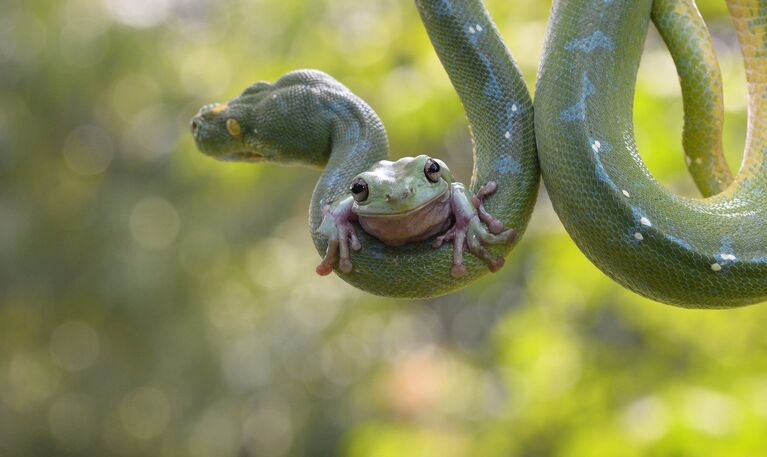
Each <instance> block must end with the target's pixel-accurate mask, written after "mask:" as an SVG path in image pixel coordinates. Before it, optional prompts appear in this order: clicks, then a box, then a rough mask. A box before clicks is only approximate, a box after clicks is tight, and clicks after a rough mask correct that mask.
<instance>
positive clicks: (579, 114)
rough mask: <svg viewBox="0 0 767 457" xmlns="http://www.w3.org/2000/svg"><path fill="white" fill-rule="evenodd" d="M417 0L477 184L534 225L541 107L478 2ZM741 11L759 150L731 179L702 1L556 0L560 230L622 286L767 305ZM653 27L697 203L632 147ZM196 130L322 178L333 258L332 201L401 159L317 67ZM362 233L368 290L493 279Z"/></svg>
mask: <svg viewBox="0 0 767 457" xmlns="http://www.w3.org/2000/svg"><path fill="white" fill-rule="evenodd" d="M416 4H417V6H418V9H419V12H420V13H421V17H422V18H423V20H424V24H425V25H426V28H427V30H428V32H429V35H430V37H431V39H432V42H433V43H434V46H435V48H436V50H437V53H438V54H439V56H440V58H441V60H442V62H443V64H444V66H445V68H446V70H447V72H448V74H449V75H450V78H451V80H452V81H453V84H454V86H455V87H456V90H457V91H458V93H459V95H460V97H461V100H462V101H463V103H464V106H465V108H466V112H467V117H468V119H469V123H470V124H471V127H472V132H473V133H474V137H475V142H476V151H475V170H474V176H473V178H472V186H471V187H472V189H473V190H474V191H476V190H477V188H478V187H479V185H480V184H481V183H484V182H489V181H496V182H498V184H499V191H498V193H497V195H495V196H494V197H493V198H492V199H490V200H488V201H487V207H488V210H489V211H490V212H491V213H493V214H496V215H498V216H499V219H500V220H501V221H502V222H503V223H504V225H506V226H507V227H513V228H515V229H516V230H517V231H519V232H521V231H523V230H524V228H525V226H526V224H527V221H528V218H529V215H530V212H531V210H532V205H533V202H534V200H535V195H536V192H537V183H538V168H537V166H538V164H537V161H536V157H535V146H534V141H533V137H532V133H531V126H532V110H531V105H530V100H529V96H528V95H527V92H526V90H525V88H524V85H523V83H522V79H521V77H520V75H519V72H518V70H517V69H516V67H515V66H514V64H513V61H512V59H511V57H510V56H509V55H508V52H507V51H506V49H505V47H504V46H503V44H502V42H501V40H500V38H499V37H498V33H497V31H496V30H495V27H494V26H493V24H492V22H491V20H490V18H489V16H488V14H487V12H486V11H485V9H484V6H483V5H482V3H481V2H480V1H478V0H434V1H432V0H429V1H417V2H416ZM729 5H730V9H731V11H732V13H733V16H734V17H735V22H736V26H737V28H738V31H739V37H740V40H741V45H742V47H743V49H744V54H745V57H746V62H747V67H748V68H747V70H748V77H749V92H750V100H751V102H750V110H749V112H750V122H749V139H748V146H747V153H746V157H745V160H744V162H743V165H742V167H741V171H740V173H739V175H738V177H737V179H735V180H734V183H733V177H732V174H731V173H730V171H729V169H728V168H727V165H726V163H725V161H724V158H723V154H722V150H721V131H722V119H723V109H722V90H721V77H720V73H719V68H718V64H717V62H716V57H715V54H714V52H713V46H712V44H711V40H710V37H709V35H708V32H707V30H706V28H705V24H704V23H703V21H702V19H701V17H700V15H699V13H698V11H697V9H696V7H695V4H694V2H693V1H692V0H655V2H653V1H652V0H638V1H629V0H556V1H555V4H554V7H553V10H552V11H553V14H552V20H551V23H550V26H549V33H548V39H547V45H546V51H545V55H544V61H543V64H542V66H541V71H540V74H539V83H538V96H537V99H536V110H537V111H538V113H537V119H536V122H535V129H536V131H537V132H538V134H539V135H538V143H539V148H540V160H541V164H542V169H543V172H544V179H545V181H546V183H547V186H548V188H549V193H550V196H551V199H552V201H553V203H554V207H555V209H556V210H557V212H558V214H559V216H560V218H561V219H562V221H563V223H564V225H565V227H566V228H567V230H568V231H569V232H570V234H571V236H572V237H573V239H574V240H575V241H576V243H577V244H578V246H579V247H581V249H582V250H583V251H584V252H585V253H586V255H587V256H588V257H589V258H590V259H591V260H592V261H593V262H594V263H595V264H596V265H597V266H599V267H600V268H601V269H602V270H603V271H605V273H607V274H608V275H609V276H610V277H612V278H614V279H615V280H617V281H618V282H620V283H621V284H623V285H625V286H626V287H629V288H630V289H632V290H634V291H636V292H638V293H640V294H643V295H645V296H647V297H650V298H653V299H656V300H659V301H663V302H667V303H671V304H676V305H680V306H686V307H711V308H727V307H733V306H739V305H745V304H749V303H754V302H758V301H763V300H764V299H765V295H766V294H767V274H765V273H766V271H765V270H766V269H767V252H765V235H764V230H763V227H764V226H765V222H767V214H766V211H765V209H764V208H765V203H766V202H765V198H767V197H765V196H764V192H763V191H764V187H765V180H767V177H766V175H767V166H766V165H765V164H766V163H767V162H766V160H765V155H766V153H765V151H767V149H766V148H767V143H766V142H765V138H764V134H763V133H762V132H764V131H765V129H764V127H765V126H764V125H762V119H763V118H765V115H764V112H763V111H764V110H765V106H764V104H765V102H764V101H763V99H764V97H763V95H764V92H765V87H764V82H763V81H762V80H763V79H764V77H765V70H766V69H767V64H766V63H765V56H764V53H763V50H764V49H765V43H764V40H765V36H767V33H765V25H764V24H765V21H764V18H765V16H767V12H765V10H766V9H767V6H765V5H764V4H763V2H759V1H757V0H730V2H729ZM651 17H652V20H653V21H654V22H655V24H656V25H657V26H658V28H659V30H660V32H661V34H662V36H663V38H664V40H665V41H666V43H667V44H668V46H669V49H670V51H671V54H672V56H673V57H674V60H675V62H676V64H677V68H678V71H679V75H680V79H681V83H682V92H683V97H684V104H685V130H684V136H683V143H684V147H685V152H686V158H687V165H688V169H689V171H690V173H691V174H692V176H693V179H694V180H695V182H696V184H697V185H698V188H699V189H700V190H701V193H702V194H703V195H704V196H705V197H710V196H712V195H716V197H713V198H708V199H705V200H699V199H688V198H682V197H678V196H676V195H673V194H670V193H669V192H668V191H667V190H665V189H664V188H663V187H662V186H661V185H660V184H658V183H657V182H656V181H654V179H653V178H652V176H651V175H650V173H649V172H648V171H647V169H646V168H645V167H644V165H643V164H642V162H641V159H640V158H639V155H638V152H637V151H636V147H635V143H634V140H633V132H632V116H631V107H632V101H633V100H632V99H633V86H634V82H635V77H636V71H637V68H638V64H639V59H640V57H641V52H642V46H643V43H644V38H645V33H646V30H647V26H648V23H649V21H650V19H651ZM512 107H513V108H514V109H512ZM198 120H202V121H204V122H201V123H200V124H198V125H196V127H195V130H197V133H196V134H195V136H196V137H197V138H198V144H199V145H200V147H201V149H203V150H204V152H206V153H208V154H210V155H212V156H214V157H217V158H220V159H224V160H239V161H271V162H277V163H291V164H304V165H310V166H319V167H325V171H324V173H323V175H322V177H321V178H320V181H319V182H318V184H317V188H316V190H315V193H314V197H313V201H312V204H311V212H310V226H311V228H312V233H313V237H314V240H315V244H316V246H317V249H318V251H319V252H320V253H321V254H322V253H324V252H325V250H326V247H327V242H326V241H325V240H324V239H323V238H322V237H319V236H317V227H318V226H319V224H320V222H321V220H322V207H323V206H325V205H333V204H335V203H337V202H339V201H340V200H341V199H343V198H344V197H345V196H347V195H348V194H347V189H348V183H349V181H350V180H351V178H352V177H354V176H355V175H357V174H358V173H359V172H361V171H364V170H367V169H369V168H370V166H371V165H372V164H373V163H375V162H377V161H378V160H381V159H383V158H385V157H386V156H387V152H388V151H387V150H388V146H387V140H386V134H385V132H384V129H383V126H382V124H381V122H380V120H379V119H378V117H377V116H376V115H375V113H374V112H373V111H372V109H370V108H369V107H368V106H367V105H366V104H365V103H364V102H362V101H361V100H360V99H358V98H357V97H355V96H354V95H353V94H351V92H349V91H348V89H346V88H345V87H344V86H342V85H341V84H340V83H338V82H336V81H335V80H333V79H332V78H331V77H329V76H327V75H325V74H323V73H319V72H312V71H299V72H294V73H291V74H288V75H286V76H285V77H283V78H282V79H280V81H278V82H277V83H275V84H274V85H270V84H267V83H258V84H256V85H254V86H253V87H252V88H250V89H248V90H247V91H246V92H245V93H243V95H241V96H240V97H237V98H236V99H234V100H232V101H231V102H229V103H228V104H225V105H217V106H210V107H207V108H205V109H203V110H202V112H201V115H200V117H199V118H198ZM232 120H234V121H236V122H234V123H233V124H232V125H229V124H227V121H230V122H232ZM200 132H202V133H200ZM200 138H203V139H204V141H201V140H200ZM717 194H718V195H717ZM357 234H358V236H360V238H361V241H362V243H363V249H362V250H361V251H360V252H358V253H354V254H353V255H352V261H353V262H354V265H355V268H354V271H353V272H352V273H351V274H342V275H341V276H342V277H343V278H344V279H345V280H347V281H348V282H350V283H351V284H353V285H355V286H357V287H359V288H361V289H363V290H367V291H370V292H372V293H376V294H380V295H388V296H394V297H428V296H435V295H441V294H444V293H447V292H450V291H453V290H456V289H458V288H460V287H463V286H465V285H467V284H469V283H471V282H472V281H474V280H476V279H477V278H478V277H479V276H481V275H482V274H484V273H485V272H486V271H487V270H486V269H485V268H484V266H483V265H482V264H481V263H480V261H479V260H477V259H474V258H469V259H467V266H468V267H469V275H468V276H466V277H464V278H462V279H455V278H452V277H450V276H449V275H448V274H447V271H448V269H449V268H448V267H449V265H450V248H448V247H443V248H442V249H440V250H438V251H434V250H432V249H431V248H430V247H429V246H428V243H427V242H423V243H413V244H409V245H406V246H402V247H396V248H393V247H388V246H385V245H383V244H382V243H380V242H378V241H377V240H376V239H374V238H372V237H370V236H367V235H366V234H364V233H362V232H360V230H359V229H358V230H357ZM510 249H511V247H510V246H507V247H505V248H498V249H496V252H497V253H500V254H503V255H505V254H507V253H508V251H509V250H510Z"/></svg>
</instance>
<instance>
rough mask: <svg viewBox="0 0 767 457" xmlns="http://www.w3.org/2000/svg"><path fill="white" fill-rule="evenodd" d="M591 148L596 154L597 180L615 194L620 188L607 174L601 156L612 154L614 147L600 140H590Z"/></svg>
mask: <svg viewBox="0 0 767 457" xmlns="http://www.w3.org/2000/svg"><path fill="white" fill-rule="evenodd" d="M589 148H590V149H591V150H592V151H593V152H594V166H595V173H596V176H597V179H598V180H599V181H601V182H603V183H604V184H606V185H607V186H608V187H609V188H610V189H611V190H613V191H614V192H617V191H618V186H616V185H615V182H613V180H612V178H610V175H609V174H607V170H606V169H605V166H604V164H603V163H602V158H601V154H602V153H605V152H608V153H609V152H611V151H612V146H610V144H608V143H606V142H605V143H603V142H600V141H598V140H593V139H590V140H589Z"/></svg>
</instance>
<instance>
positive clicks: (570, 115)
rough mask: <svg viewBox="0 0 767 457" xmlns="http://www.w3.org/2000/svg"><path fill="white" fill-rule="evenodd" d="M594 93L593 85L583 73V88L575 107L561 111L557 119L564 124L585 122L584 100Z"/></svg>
mask: <svg viewBox="0 0 767 457" xmlns="http://www.w3.org/2000/svg"><path fill="white" fill-rule="evenodd" d="M594 93H596V88H595V87H594V83H592V82H591V79H589V75H587V74H586V73H583V87H582V92H581V98H580V100H578V102H577V103H575V105H573V106H571V107H570V108H567V109H566V110H563V111H562V112H561V113H560V114H559V118H560V119H561V120H563V121H566V122H575V121H584V120H586V100H588V98H589V97H591V96H592V95H594Z"/></svg>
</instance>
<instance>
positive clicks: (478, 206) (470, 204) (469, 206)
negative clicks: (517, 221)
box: [434, 181, 517, 279]
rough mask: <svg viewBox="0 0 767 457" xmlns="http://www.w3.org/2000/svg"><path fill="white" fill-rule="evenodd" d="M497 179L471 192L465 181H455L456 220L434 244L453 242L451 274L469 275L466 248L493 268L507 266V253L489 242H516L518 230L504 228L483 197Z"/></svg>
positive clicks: (498, 268)
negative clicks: (495, 251)
mask: <svg viewBox="0 0 767 457" xmlns="http://www.w3.org/2000/svg"><path fill="white" fill-rule="evenodd" d="M497 187H498V186H497V185H496V183H495V182H492V181H491V182H489V183H487V184H486V185H485V186H483V187H482V188H481V189H480V190H479V192H477V195H471V192H469V191H468V190H467V189H466V186H464V185H463V184H461V183H453V184H452V193H451V207H452V211H453V217H454V218H455V223H454V224H453V226H452V227H451V228H450V229H449V230H448V231H447V232H446V233H445V234H444V235H441V236H439V237H437V238H436V239H435V240H434V247H439V246H441V245H442V244H443V243H444V242H446V241H452V242H453V266H452V268H451V269H450V274H451V275H452V276H453V277H454V278H456V279H459V278H462V277H464V276H466V274H467V271H466V267H465V266H464V264H463V253H464V249H466V248H468V250H469V252H471V253H472V254H474V255H475V256H477V257H479V258H480V259H482V260H483V261H484V262H485V263H486V264H487V267H488V268H489V269H490V271H492V272H496V271H498V270H500V269H501V267H503V264H504V259H503V257H500V256H497V255H495V254H493V253H491V252H490V251H488V250H487V249H486V248H485V245H488V244H508V243H513V242H514V240H515V239H516V237H517V232H516V231H515V230H513V229H509V230H504V227H503V223H502V222H501V221H499V220H498V219H496V218H495V217H493V216H492V215H491V214H490V213H488V212H487V210H485V207H484V205H483V201H484V199H485V198H486V197H488V196H489V195H492V194H493V193H494V192H495V190H496V189H497Z"/></svg>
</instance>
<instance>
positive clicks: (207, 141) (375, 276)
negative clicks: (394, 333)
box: [193, 0, 539, 298]
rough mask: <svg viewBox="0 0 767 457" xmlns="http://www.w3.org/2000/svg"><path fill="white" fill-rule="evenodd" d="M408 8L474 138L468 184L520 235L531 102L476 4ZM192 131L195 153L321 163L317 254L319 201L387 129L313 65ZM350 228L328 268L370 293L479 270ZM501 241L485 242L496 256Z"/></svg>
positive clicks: (363, 166) (527, 185)
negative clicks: (351, 243)
mask: <svg viewBox="0 0 767 457" xmlns="http://www.w3.org/2000/svg"><path fill="white" fill-rule="evenodd" d="M416 6H417V9H418V12H419V13H420V15H421V18H422V19H423V22H424V25H425V26H426V30H427V31H428V33H429V37H430V38H431V40H432V43H433V44H434V48H435V49H436V51H437V54H438V56H439V57H440V59H441V61H442V63H443V65H444V67H445V69H446V71H447V73H448V76H449V77H450V79H451V81H452V83H453V86H454V87H455V89H456V91H457V92H458V95H459V96H460V98H461V101H462V102H463V105H464V108H465V111H466V116H467V118H468V121H469V125H470V127H471V131H472V134H473V137H474V143H475V151H474V172H473V176H472V180H471V185H470V188H471V190H472V192H473V193H476V192H477V191H478V190H479V189H480V187H481V186H482V185H484V184H486V183H490V182H495V183H497V191H496V192H495V193H494V194H493V195H492V196H490V197H488V198H487V199H486V200H485V202H484V205H485V208H486V209H487V211H488V212H489V213H490V214H492V215H493V216H495V217H496V218H497V219H498V220H500V221H501V222H502V223H503V225H504V226H505V227H508V228H512V229H514V230H515V231H516V232H517V234H519V235H521V234H522V232H524V229H525V228H526V226H527V223H528V221H529V218H530V214H531V212H532V210H533V206H534V204H535V199H536V195H537V191H538V185H539V169H538V159H537V154H536V149H535V136H534V126H533V109H532V108H533V106H532V101H531V99H530V95H529V92H528V90H527V88H526V87H525V84H524V81H523V79H522V76H521V74H520V72H519V70H518V69H517V67H516V65H515V64H514V61H513V59H512V58H511V55H510V54H509V52H508V51H507V49H506V47H505V45H504V44H503V41H502V40H501V38H500V36H499V34H498V31H497V30H496V27H495V25H494V24H493V22H492V20H491V19H490V16H489V15H488V13H487V11H486V10H485V7H484V5H483V4H482V2H481V1H479V0H467V1H458V0H417V1H416ZM193 132H194V135H195V138H196V140H197V144H198V146H199V147H200V149H201V150H202V151H203V152H205V153H206V154H208V155H211V156H213V157H216V158H219V159H222V160H233V161H251V162H263V161H265V162H275V163H283V164H286V163H287V164H302V165H309V166H318V167H324V171H323V173H322V175H321V177H320V179H319V181H318V183H317V186H316V188H315V191H314V194H313V196H312V202H311V207H310V214H309V225H310V229H311V233H312V238H313V240H314V243H315V246H316V248H317V251H318V252H319V253H320V254H321V255H322V254H324V253H325V252H326V250H327V246H328V241H327V238H326V237H324V236H320V234H319V233H318V228H319V226H320V224H321V222H322V220H323V211H322V210H323V208H325V207H326V206H330V207H331V208H332V207H334V206H337V205H338V204H339V203H340V202H341V201H343V200H344V199H346V198H347V197H349V195H350V193H349V186H350V183H351V181H352V179H353V178H354V177H355V176H356V175H358V174H360V173H362V172H364V171H366V170H368V169H370V168H371V167H372V166H373V164H375V163H376V162H378V161H380V160H383V159H386V158H387V156H388V142H387V138H386V132H385V130H384V127H383V124H382V123H381V121H380V119H379V118H378V116H377V115H376V114H375V112H373V110H372V109H371V108H370V107H369V106H368V105H367V104H366V103H365V102H363V101H362V100H361V99H359V98H358V97H356V96H355V95H354V94H352V93H351V92H350V91H349V90H348V89H347V88H345V87H344V86H343V85H341V84H340V83H339V82H337V81H335V80H334V79H333V78H331V77H330V76H328V75H326V74H324V73H321V72H318V71H306V70H304V71H297V72H293V73H289V74H288V75H285V76H283V77H282V78H281V79H280V80H279V81H277V82H276V83H274V84H268V83H257V84H255V85H254V86H251V87H250V88H248V89H247V90H246V91H245V92H244V93H243V94H242V95H240V96H239V97H237V98H235V99H233V100H231V101H229V102H228V103H226V104H220V105H210V106H207V107H205V108H203V109H202V110H201V112H200V113H199V115H198V116H197V117H196V118H195V119H194V121H193ZM467 152H468V151H467ZM409 155H415V154H409ZM355 230H356V234H357V236H358V237H359V240H360V243H361V249H360V250H359V251H353V252H352V253H351V263H352V264H353V269H352V271H351V272H350V273H343V272H341V271H340V270H339V268H338V265H337V264H336V273H337V274H339V276H340V277H341V278H343V279H344V280H345V281H347V282H349V283H350V284H352V285H354V286H355V287H358V288H360V289H362V290H365V291H368V292H371V293H374V294H378V295H384V296H389V297H403V298H404V297H406V298H423V297H433V296H438V295H443V294H446V293H449V292H452V291H455V290H457V289H460V288H462V287H465V286H466V285H468V284H470V283H472V282H474V281H476V280H477V279H478V278H479V277H481V276H483V275H485V274H487V272H488V271H489V270H488V267H487V265H485V263H484V262H483V261H482V260H481V259H479V258H476V257H474V256H467V257H466V258H465V261H464V265H465V267H466V270H467V274H466V275H465V276H464V277H462V278H455V277H453V276H451V268H452V266H453V247H452V245H450V244H443V245H442V246H440V247H439V248H435V247H433V246H432V242H433V240H425V241H422V242H413V243H409V244H406V245H403V246H397V247H392V246H387V245H385V244H383V243H382V242H380V241H379V240H377V239H376V238H374V237H372V236H370V235H368V234H366V233H365V232H364V231H363V230H362V229H361V228H360V227H359V226H358V225H355ZM517 239H518V238H517ZM512 247H513V243H512V244H508V245H499V246H492V247H490V246H488V249H490V250H491V251H492V252H493V253H494V254H497V255H502V256H506V255H507V254H508V253H509V251H510V250H511V249H512Z"/></svg>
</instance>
